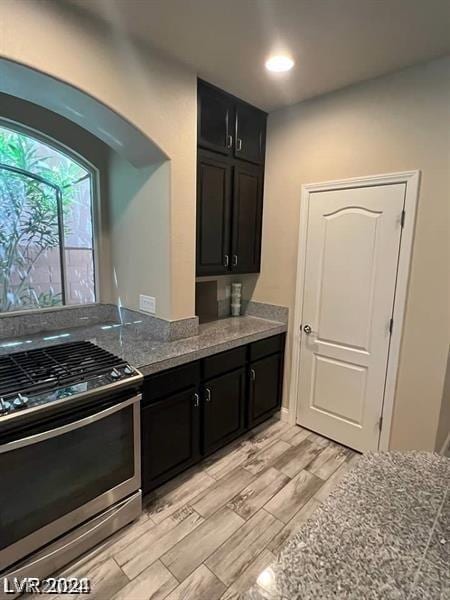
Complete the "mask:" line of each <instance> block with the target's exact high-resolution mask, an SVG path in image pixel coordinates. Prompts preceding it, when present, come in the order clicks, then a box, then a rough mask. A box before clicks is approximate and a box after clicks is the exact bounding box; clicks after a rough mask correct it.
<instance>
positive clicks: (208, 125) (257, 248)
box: [197, 80, 267, 275]
mask: <svg viewBox="0 0 450 600" xmlns="http://www.w3.org/2000/svg"><path fill="white" fill-rule="evenodd" d="M198 107H199V110H198V172H197V275H222V274H226V273H230V272H231V273H258V272H259V270H260V259H261V224H262V210H263V186H264V157H265V146H266V119H267V115H266V113H264V112H263V111H261V110H259V109H258V108H255V107H253V106H251V105H250V104H247V103H245V102H242V101H241V100H239V99H238V98H235V97H234V96H231V95H230V94H227V93H226V92H223V91H221V90H219V89H218V88H215V87H214V86H211V85H210V84H208V83H206V82H203V81H200V80H199V82H198Z"/></svg>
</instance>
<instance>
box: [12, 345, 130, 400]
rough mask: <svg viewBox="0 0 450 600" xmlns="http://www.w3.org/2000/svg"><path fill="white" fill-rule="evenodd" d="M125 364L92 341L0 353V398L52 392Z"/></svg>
mask: <svg viewBox="0 0 450 600" xmlns="http://www.w3.org/2000/svg"><path fill="white" fill-rule="evenodd" d="M125 365H126V363H125V362H124V361H122V360H121V359H120V358H118V357H117V356H114V354H110V353H109V352H107V351H106V350H103V349H102V348H99V347H98V346H96V345H95V344H92V343H91V342H69V343H67V344H59V345H57V346H49V347H47V348H37V349H35V350H28V351H24V352H15V353H13V354H8V355H6V356H0V397H3V398H7V397H8V396H10V395H14V394H19V393H21V394H30V393H35V392H36V393H37V392H46V391H50V390H52V389H54V388H57V387H63V386H67V385H72V384H76V383H82V382H84V381H86V380H87V379H91V378H92V377H95V376H98V375H102V374H104V373H108V372H110V371H111V370H112V369H113V368H114V367H116V368H117V367H122V366H125Z"/></svg>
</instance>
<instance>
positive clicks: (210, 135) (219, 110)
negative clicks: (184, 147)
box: [197, 82, 234, 154]
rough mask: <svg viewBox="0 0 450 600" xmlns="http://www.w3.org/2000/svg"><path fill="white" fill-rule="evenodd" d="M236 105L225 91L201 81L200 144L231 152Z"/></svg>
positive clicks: (204, 146) (198, 134)
mask: <svg viewBox="0 0 450 600" xmlns="http://www.w3.org/2000/svg"><path fill="white" fill-rule="evenodd" d="M233 130H234V106H233V102H232V100H231V99H230V98H229V96H227V95H226V94H224V93H223V92H221V91H219V90H216V89H214V88H213V87H211V86H209V85H207V84H205V83H203V82H199V84H198V132H197V141H198V144H199V146H202V147H203V148H207V149H209V150H214V151H215V152H220V153H221V154H230V153H231V152H232V146H233V137H232V136H233V135H234V131H233Z"/></svg>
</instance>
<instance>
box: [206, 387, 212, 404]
mask: <svg viewBox="0 0 450 600" xmlns="http://www.w3.org/2000/svg"><path fill="white" fill-rule="evenodd" d="M205 394H206V396H205V400H206V402H211V390H210V389H209V388H205Z"/></svg>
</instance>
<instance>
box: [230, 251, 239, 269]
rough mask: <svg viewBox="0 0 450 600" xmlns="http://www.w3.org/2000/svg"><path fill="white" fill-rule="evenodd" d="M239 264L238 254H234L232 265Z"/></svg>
mask: <svg viewBox="0 0 450 600" xmlns="http://www.w3.org/2000/svg"><path fill="white" fill-rule="evenodd" d="M237 264H238V256H237V254H233V262H232V265H231V266H232V267H237Z"/></svg>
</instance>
